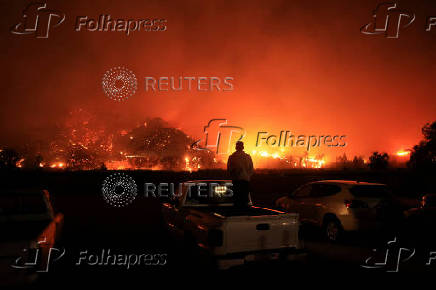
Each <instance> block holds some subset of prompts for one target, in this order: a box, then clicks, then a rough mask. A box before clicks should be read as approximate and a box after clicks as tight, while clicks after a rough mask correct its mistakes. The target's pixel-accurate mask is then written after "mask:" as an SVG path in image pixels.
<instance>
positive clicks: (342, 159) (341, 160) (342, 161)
mask: <svg viewBox="0 0 436 290" xmlns="http://www.w3.org/2000/svg"><path fill="white" fill-rule="evenodd" d="M336 166H337V167H340V168H347V167H348V158H347V155H346V154H345V153H344V155H342V156H338V157H336Z"/></svg>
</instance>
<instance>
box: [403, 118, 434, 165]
mask: <svg viewBox="0 0 436 290" xmlns="http://www.w3.org/2000/svg"><path fill="white" fill-rule="evenodd" d="M422 135H424V140H422V141H421V142H419V144H418V145H415V146H414V147H413V150H412V153H411V155H410V160H409V162H408V166H409V167H412V168H421V169H430V168H433V169H434V168H436V121H435V122H433V123H432V124H430V123H427V124H425V125H424V127H423V128H422Z"/></svg>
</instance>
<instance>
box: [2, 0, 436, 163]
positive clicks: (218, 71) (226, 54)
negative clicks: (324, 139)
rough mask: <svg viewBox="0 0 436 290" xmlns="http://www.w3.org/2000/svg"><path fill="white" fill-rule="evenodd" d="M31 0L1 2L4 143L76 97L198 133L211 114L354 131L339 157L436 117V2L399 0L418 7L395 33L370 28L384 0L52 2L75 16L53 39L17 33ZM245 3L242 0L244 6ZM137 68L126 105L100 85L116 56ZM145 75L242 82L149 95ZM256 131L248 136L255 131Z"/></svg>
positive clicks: (90, 106) (37, 130)
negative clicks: (79, 25) (160, 26)
mask: <svg viewBox="0 0 436 290" xmlns="http://www.w3.org/2000/svg"><path fill="white" fill-rule="evenodd" d="M27 2H28V1H21V0H4V1H1V4H0V8H1V10H0V11H2V12H1V13H2V14H3V15H2V17H1V18H0V27H2V29H1V32H0V35H1V39H2V46H1V48H0V50H1V56H0V57H1V59H2V70H1V79H2V96H1V98H0V110H1V114H0V118H1V122H0V132H1V138H0V142H1V144H8V143H14V142H20V141H21V140H24V139H26V138H31V136H44V134H49V133H50V130H51V129H52V128H53V126H54V125H55V124H56V122H57V120H59V119H61V118H62V116H64V115H65V114H66V113H67V112H69V111H70V110H71V109H72V108H77V107H83V108H86V109H87V110H89V111H91V112H93V113H95V114H97V115H99V116H101V118H106V116H107V113H111V114H117V115H118V119H116V120H114V119H110V120H108V123H111V122H117V121H119V122H126V123H129V122H130V123H135V122H139V123H140V122H141V121H142V120H143V119H145V118H146V117H161V118H163V119H164V120H166V121H168V122H169V123H170V124H172V125H174V126H175V127H179V128H181V129H182V130H184V131H185V132H187V133H188V134H190V135H192V136H197V137H201V136H202V130H203V126H205V125H206V124H207V122H208V121H209V120H210V119H212V118H227V119H228V120H229V123H230V124H232V125H236V126H240V127H243V128H245V129H246V130H247V134H248V135H247V138H248V140H254V139H255V137H256V134H257V132H258V131H268V132H271V134H277V135H278V134H279V133H280V131H281V130H290V131H292V132H293V133H295V134H305V135H313V134H314V135H326V134H330V135H346V136H347V138H346V140H347V146H346V147H345V148H344V149H337V148H335V149H328V150H323V153H325V154H326V155H327V156H329V159H330V160H332V159H334V157H335V156H336V155H340V154H343V153H344V152H346V153H347V155H350V156H352V155H364V156H368V155H369V154H370V152H372V151H386V152H388V153H394V152H397V151H399V150H402V149H407V148H410V147H412V146H413V145H414V144H416V143H417V142H418V141H419V140H420V139H421V132H420V130H421V127H422V126H423V125H424V124H425V123H426V122H432V121H435V120H436V114H435V113H436V98H435V95H434V83H435V80H436V70H435V69H434V63H435V62H434V61H433V60H434V59H435V58H436V50H435V47H436V29H435V31H430V32H425V20H426V18H425V17H426V16H436V4H434V1H420V3H419V4H414V2H413V1H401V3H400V6H401V8H404V9H406V10H409V11H413V12H414V13H415V14H416V15H417V20H416V21H415V23H414V24H413V25H412V26H411V27H409V28H407V29H405V30H404V31H401V34H400V38H399V39H386V38H384V37H383V36H368V35H363V34H361V33H360V31H359V29H360V27H361V26H362V25H364V24H366V23H368V22H370V21H371V14H372V10H374V9H375V7H376V5H377V4H378V3H379V2H378V1H337V0H334V1H286V0H284V1H139V0H138V1H117V2H116V3H115V1H110V4H108V1H103V0H97V1H92V3H90V2H89V1H68V2H67V1H47V4H48V7H50V8H53V9H57V10H62V11H64V12H65V13H66V15H67V18H66V21H65V23H64V24H63V25H61V26H60V27H58V29H54V30H53V31H51V33H50V37H49V39H35V38H33V37H26V36H17V35H13V34H11V33H9V31H8V29H9V27H11V26H13V25H14V24H16V23H17V22H18V21H19V19H20V16H21V11H22V10H23V9H24V7H25V5H26V4H27ZM235 2H237V3H235ZM104 13H105V14H111V15H112V16H113V17H114V18H118V17H119V18H126V19H129V18H147V17H159V18H166V19H167V20H168V30H167V31H165V32H162V33H139V32H136V33H134V34H132V35H130V36H126V35H125V34H123V33H116V32H84V31H82V32H75V31H74V29H73V27H74V23H75V18H76V16H78V15H86V16H89V17H94V18H97V17H98V15H100V14H104ZM118 65H122V66H126V67H128V68H129V69H131V70H132V71H134V72H135V74H136V76H137V78H138V80H139V84H138V92H137V93H136V95H135V96H134V97H132V98H131V99H129V100H128V101H126V102H123V103H115V102H113V101H112V100H110V99H108V98H107V97H106V96H105V95H104V94H103V92H102V89H101V84H100V83H101V78H102V76H103V74H104V72H105V71H106V70H108V69H110V68H112V67H114V66H118ZM146 76H153V77H160V76H218V77H225V76H232V77H234V79H235V80H234V82H233V83H234V86H235V89H234V91H232V92H219V93H217V92H212V93H211V92H189V91H183V92H158V93H152V92H145V90H144V85H143V78H144V77H146ZM250 142H252V141H250Z"/></svg>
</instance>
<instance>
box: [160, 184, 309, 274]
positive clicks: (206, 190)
mask: <svg viewBox="0 0 436 290" xmlns="http://www.w3.org/2000/svg"><path fill="white" fill-rule="evenodd" d="M231 185H232V184H231V181H230V180H195V181H188V182H185V183H183V186H181V187H180V190H181V192H179V193H178V194H176V197H174V198H173V199H172V200H171V201H170V202H167V203H163V216H164V219H165V222H166V224H167V225H168V228H169V229H170V231H171V232H172V233H175V234H177V235H178V236H179V237H183V239H184V240H185V241H188V242H190V243H193V244H194V245H196V246H198V247H200V248H202V249H206V251H207V252H208V253H209V254H211V255H212V256H213V257H214V258H215V259H216V260H217V262H218V263H217V264H218V266H219V268H222V269H223V268H228V267H231V266H234V265H240V264H243V263H245V262H249V261H253V260H256V259H257V258H258V257H262V258H265V257H268V258H278V257H288V256H289V255H293V254H294V253H297V252H299V251H301V245H300V240H299V226H300V225H299V216H298V214H296V213H284V212H281V211H277V210H272V209H267V208H261V207H256V206H253V205H252V202H251V198H250V204H249V206H248V207H247V208H243V209H241V208H236V207H234V205H233V198H232V191H231Z"/></svg>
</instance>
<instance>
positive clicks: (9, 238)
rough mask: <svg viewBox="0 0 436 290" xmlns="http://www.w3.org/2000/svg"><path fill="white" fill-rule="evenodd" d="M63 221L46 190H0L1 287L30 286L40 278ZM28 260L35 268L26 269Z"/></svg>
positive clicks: (28, 267)
mask: <svg viewBox="0 0 436 290" xmlns="http://www.w3.org/2000/svg"><path fill="white" fill-rule="evenodd" d="M63 220H64V217H63V214H61V213H58V214H56V213H55V212H54V210H53V207H52V204H51V202H50V196H49V193H48V191H46V190H26V191H0V229H1V235H0V285H16V284H28V283H31V282H33V281H34V280H35V279H36V278H37V276H38V275H37V274H38V272H37V271H39V270H41V269H44V268H45V266H46V265H45V263H47V262H48V255H49V252H50V248H52V247H53V246H54V245H55V243H56V241H57V240H58V238H59V236H60V233H61V229H62V226H63ZM23 255H24V256H23ZM27 260H30V261H33V262H32V265H33V266H27V265H30V264H29V263H28V264H27V265H26V264H25V263H26V262H29V261H27Z"/></svg>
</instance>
